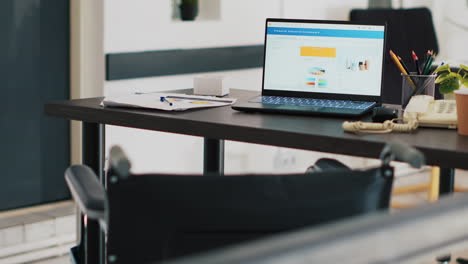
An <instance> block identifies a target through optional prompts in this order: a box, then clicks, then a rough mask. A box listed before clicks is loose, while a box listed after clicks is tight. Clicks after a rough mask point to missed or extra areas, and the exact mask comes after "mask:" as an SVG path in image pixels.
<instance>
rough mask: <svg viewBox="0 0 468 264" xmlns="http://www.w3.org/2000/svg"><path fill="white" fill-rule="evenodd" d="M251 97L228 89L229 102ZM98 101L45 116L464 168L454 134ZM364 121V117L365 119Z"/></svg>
mask: <svg viewBox="0 0 468 264" xmlns="http://www.w3.org/2000/svg"><path fill="white" fill-rule="evenodd" d="M254 95H255V93H254V92H250V91H242V90H232V92H231V96H232V97H235V98H248V97H252V96H254ZM101 99H102V98H90V99H79V100H71V101H61V102H53V103H49V104H47V105H46V106H45V111H46V113H47V114H48V115H50V116H55V117H61V118H66V119H71V120H80V121H83V122H85V123H89V124H92V123H95V124H108V125H117V126H125V127H132V128H143V129H148V130H154V131H162V132H171V133H177V134H185V135H192V136H200V137H204V138H207V139H214V140H234V141H242V142H249V143H257V144H265V145H273V146H281V147H289V148H297V149H304V150H314V151H322V152H331V153H337V154H346V155H352V156H360V157H370V158H377V157H378V154H379V153H380V151H381V149H382V147H383V146H384V144H385V143H386V142H388V141H392V140H397V141H400V142H403V143H406V144H409V145H412V146H414V147H416V148H418V149H420V150H421V151H422V152H423V153H424V154H425V155H426V159H427V164H430V165H437V166H440V167H444V168H461V169H468V162H467V160H468V137H464V136H459V135H458V134H457V133H456V131H455V130H448V129H436V128H420V129H418V130H417V131H416V132H414V133H410V134H407V133H392V134H380V135H365V134H363V135H355V134H351V133H345V132H343V129H342V128H341V124H342V122H343V121H344V120H349V119H343V118H336V117H320V116H297V115H279V114H264V113H263V114H259V113H243V112H238V111H235V110H232V109H231V108H230V107H220V108H208V109H198V110H191V111H185V112H163V111H154V110H144V109H124V108H103V107H101V106H100V105H99V103H100V101H101ZM368 118H369V117H368V116H367V117H364V119H368Z"/></svg>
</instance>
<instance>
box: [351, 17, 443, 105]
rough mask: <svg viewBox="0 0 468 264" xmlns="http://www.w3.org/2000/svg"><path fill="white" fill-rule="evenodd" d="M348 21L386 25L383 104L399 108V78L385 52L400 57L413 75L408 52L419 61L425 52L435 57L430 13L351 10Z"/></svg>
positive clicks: (436, 48) (413, 69)
mask: <svg viewBox="0 0 468 264" xmlns="http://www.w3.org/2000/svg"><path fill="white" fill-rule="evenodd" d="M349 19H350V20H351V21H353V22H371V23H387V36H386V40H387V42H386V50H385V56H384V58H385V60H384V68H383V70H384V85H383V87H384V89H383V94H382V101H383V103H389V104H401V76H400V72H399V71H398V69H397V67H395V65H394V63H393V61H392V60H391V59H390V57H389V56H388V51H389V50H393V51H394V52H395V53H396V54H398V55H400V56H401V57H402V59H403V61H404V62H405V64H406V65H407V66H408V68H409V70H410V71H415V68H414V67H413V65H414V63H413V61H412V59H411V54H410V52H411V50H414V51H415V52H416V54H417V55H418V56H419V59H420V60H421V61H422V59H423V58H424V57H423V54H425V53H426V51H427V50H434V51H435V52H436V53H438V52H439V45H438V44H437V36H436V32H435V28H434V24H433V22H432V15H431V11H430V10H429V9H427V8H413V9H354V10H351V13H350V17H349ZM436 90H437V89H436ZM439 96H440V95H439Z"/></svg>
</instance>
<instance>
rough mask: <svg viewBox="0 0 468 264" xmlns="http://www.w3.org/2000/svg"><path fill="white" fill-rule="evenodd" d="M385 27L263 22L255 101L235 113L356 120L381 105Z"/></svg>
mask: <svg viewBox="0 0 468 264" xmlns="http://www.w3.org/2000/svg"><path fill="white" fill-rule="evenodd" d="M384 46H385V25H380V24H363V23H359V24H355V23H351V22H345V21H318V20H295V19H271V18H269V19H267V20H266V29H265V50H264V65H263V84H262V86H263V87H262V93H261V95H260V96H257V97H255V98H251V99H249V100H245V101H238V102H237V103H236V104H234V105H233V106H232V108H233V109H235V110H240V111H258V112H280V113H300V114H326V115H344V116H359V115H362V114H365V113H367V112H368V111H370V110H371V109H372V108H373V107H374V106H377V105H380V104H381V94H382V84H383V71H382V65H383V58H384Z"/></svg>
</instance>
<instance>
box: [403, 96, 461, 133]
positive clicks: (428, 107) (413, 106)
mask: <svg viewBox="0 0 468 264" xmlns="http://www.w3.org/2000/svg"><path fill="white" fill-rule="evenodd" d="M410 119H417V120H418V123H419V126H420V127H442V128H450V129H456V128H457V107H456V104H455V100H434V97H432V96H429V95H416V96H413V97H412V98H411V100H410V101H409V103H408V105H407V106H406V109H405V113H404V114H403V120H404V121H406V122H407V121H408V120H410Z"/></svg>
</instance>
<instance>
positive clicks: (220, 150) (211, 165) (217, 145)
mask: <svg viewBox="0 0 468 264" xmlns="http://www.w3.org/2000/svg"><path fill="white" fill-rule="evenodd" d="M211 173H215V174H219V175H223V174H224V140H223V139H212V138H205V142H204V152H203V174H204V175H207V174H211Z"/></svg>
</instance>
